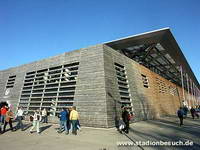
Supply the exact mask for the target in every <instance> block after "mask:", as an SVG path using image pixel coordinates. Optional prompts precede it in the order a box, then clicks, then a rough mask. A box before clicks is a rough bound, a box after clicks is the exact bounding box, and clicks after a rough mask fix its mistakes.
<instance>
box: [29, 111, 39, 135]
mask: <svg viewBox="0 0 200 150" xmlns="http://www.w3.org/2000/svg"><path fill="white" fill-rule="evenodd" d="M40 120H41V114H40V111H39V110H36V111H35V113H34V115H33V126H32V127H31V129H30V133H33V129H34V128H36V131H37V133H38V134H40Z"/></svg>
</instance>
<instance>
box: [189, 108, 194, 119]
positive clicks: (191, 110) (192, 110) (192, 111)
mask: <svg viewBox="0 0 200 150" xmlns="http://www.w3.org/2000/svg"><path fill="white" fill-rule="evenodd" d="M190 112H191V115H192V119H194V115H195V109H194V108H193V107H192V108H191V109H190Z"/></svg>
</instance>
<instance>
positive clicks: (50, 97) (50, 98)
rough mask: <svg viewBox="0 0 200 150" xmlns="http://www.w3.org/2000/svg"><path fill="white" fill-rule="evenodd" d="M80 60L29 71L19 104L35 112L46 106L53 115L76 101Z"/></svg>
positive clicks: (30, 111)
mask: <svg viewBox="0 0 200 150" xmlns="http://www.w3.org/2000/svg"><path fill="white" fill-rule="evenodd" d="M78 68H79V62H75V63H70V64H64V65H60V66H55V67H50V68H45V69H41V70H36V71H30V72H27V73H26V75H25V77H24V85H23V87H22V91H21V96H20V102H19V105H20V106H23V107H24V108H25V109H27V111H28V113H33V111H34V110H36V109H43V108H46V109H48V111H50V112H51V113H50V114H51V115H53V116H55V115H57V114H58V113H59V111H60V109H61V107H71V106H73V102H74V95H75V89H76V81H77V77H78Z"/></svg>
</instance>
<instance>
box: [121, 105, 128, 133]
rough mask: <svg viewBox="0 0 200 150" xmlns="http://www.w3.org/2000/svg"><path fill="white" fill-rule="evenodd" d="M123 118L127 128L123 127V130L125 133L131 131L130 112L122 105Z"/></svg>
mask: <svg viewBox="0 0 200 150" xmlns="http://www.w3.org/2000/svg"><path fill="white" fill-rule="evenodd" d="M122 109H123V110H122V119H123V121H124V123H125V128H124V129H123V131H124V132H125V133H127V134H128V133H129V112H128V111H127V108H126V107H122Z"/></svg>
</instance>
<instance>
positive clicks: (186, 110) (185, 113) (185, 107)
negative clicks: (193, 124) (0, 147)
mask: <svg viewBox="0 0 200 150" xmlns="http://www.w3.org/2000/svg"><path fill="white" fill-rule="evenodd" d="M183 112H184V118H187V113H188V108H187V106H184V107H183Z"/></svg>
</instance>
